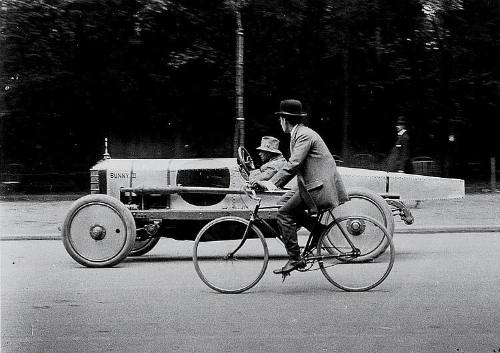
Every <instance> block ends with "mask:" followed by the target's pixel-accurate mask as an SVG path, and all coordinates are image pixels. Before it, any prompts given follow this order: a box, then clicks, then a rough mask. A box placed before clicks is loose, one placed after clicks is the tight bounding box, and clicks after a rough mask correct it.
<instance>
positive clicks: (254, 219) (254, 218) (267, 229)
mask: <svg viewBox="0 0 500 353" xmlns="http://www.w3.org/2000/svg"><path fill="white" fill-rule="evenodd" d="M252 192H253V197H252V198H253V199H254V200H256V201H257V203H256V205H255V207H254V210H253V211H252V214H251V215H250V218H249V221H248V225H247V226H246V228H245V232H244V233H243V237H242V238H241V242H240V243H239V244H238V246H237V247H236V249H234V250H233V251H231V252H230V253H229V254H228V258H232V257H234V255H235V254H236V253H237V252H238V250H239V249H241V247H242V246H243V245H244V244H245V242H246V239H247V236H248V233H249V231H250V228H251V227H252V225H253V224H258V225H261V226H263V227H264V231H263V233H264V234H270V235H272V236H273V237H275V238H277V239H278V240H280V241H281V243H282V244H283V245H284V243H285V242H284V241H283V238H282V236H281V234H279V233H278V232H276V230H275V229H274V228H273V227H271V225H269V223H267V222H266V221H265V220H264V219H262V218H260V217H259V214H258V213H259V210H260V209H272V208H277V207H280V206H279V205H276V206H265V207H261V206H260V202H261V199H260V198H258V197H256V196H255V192H254V191H253V190H252ZM326 212H328V213H329V215H330V217H331V218H332V221H331V222H330V225H331V224H332V223H335V225H336V226H337V227H338V228H339V229H340V231H341V233H342V236H343V237H344V238H345V240H346V241H347V243H348V244H349V246H350V247H351V252H349V253H343V254H341V255H328V256H325V255H322V256H314V255H309V256H308V252H309V251H308V248H309V246H310V245H311V243H312V241H313V237H314V235H313V232H310V233H309V236H308V238H307V242H306V246H305V247H304V249H303V250H302V254H301V257H302V258H304V259H306V260H308V261H312V262H314V261H321V260H322V259H324V258H341V257H352V256H356V255H359V254H360V251H359V249H358V248H356V246H354V244H353V243H352V241H351V240H350V239H349V237H348V236H347V234H346V232H345V230H344V229H343V228H342V227H341V226H340V225H339V224H338V222H337V219H336V218H335V216H334V215H333V212H332V210H328V211H325V212H322V213H320V214H319V215H318V216H317V218H316V222H315V224H314V226H313V227H316V225H317V224H318V223H321V220H322V219H323V216H324V214H325V213H326ZM330 225H329V228H331V226H330ZM259 229H261V230H262V228H259ZM313 229H314V228H313ZM317 236H318V237H320V236H321V234H319V235H317Z"/></svg>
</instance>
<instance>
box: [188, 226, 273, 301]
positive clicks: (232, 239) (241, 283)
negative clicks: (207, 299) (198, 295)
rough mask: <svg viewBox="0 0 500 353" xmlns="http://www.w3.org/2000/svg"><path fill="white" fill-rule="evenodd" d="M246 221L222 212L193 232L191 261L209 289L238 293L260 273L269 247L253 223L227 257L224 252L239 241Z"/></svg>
mask: <svg viewBox="0 0 500 353" xmlns="http://www.w3.org/2000/svg"><path fill="white" fill-rule="evenodd" d="M248 224H249V221H248V220H246V219H243V218H240V217H233V216H225V217H220V218H217V219H215V220H212V221H211V222H209V223H208V224H206V225H205V226H204V227H203V228H202V229H201V230H200V231H199V232H198V235H197V236H196V240H195V242H194V247H193V264H194V267H195V270H196V273H197V274H198V276H199V277H200V279H201V280H202V281H203V282H204V283H205V284H206V285H207V286H208V287H210V288H212V289H213V290H215V291H217V292H220V293H226V294H236V293H242V292H244V291H246V290H249V289H250V288H252V287H253V286H255V285H256V284H257V283H258V282H259V281H260V280H261V278H262V276H264V273H265V272H266V268H267V264H268V262H269V251H268V248H267V243H266V240H265V238H264V235H263V234H262V232H261V231H260V230H259V228H257V227H256V226H255V225H253V224H252V225H251V227H250V228H249V235H248V237H247V239H246V241H245V242H244V243H243V245H242V246H241V248H239V249H238V251H237V252H236V253H235V254H234V256H233V257H231V258H229V257H228V254H229V253H230V252H231V251H234V250H235V249H237V248H238V245H240V244H241V239H242V237H243V233H244V230H245V229H246V228H247V227H248Z"/></svg>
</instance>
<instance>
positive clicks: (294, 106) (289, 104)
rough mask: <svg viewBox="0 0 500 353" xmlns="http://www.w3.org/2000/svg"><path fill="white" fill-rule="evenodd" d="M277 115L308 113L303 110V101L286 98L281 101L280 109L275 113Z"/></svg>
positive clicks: (297, 115)
mask: <svg viewBox="0 0 500 353" xmlns="http://www.w3.org/2000/svg"><path fill="white" fill-rule="evenodd" d="M274 114H276V115H283V116H290V117H294V116H295V117H302V116H307V113H305V112H303V111H302V103H301V102H300V101H299V100H296V99H285V100H283V101H281V103H280V111H279V112H276V113H274Z"/></svg>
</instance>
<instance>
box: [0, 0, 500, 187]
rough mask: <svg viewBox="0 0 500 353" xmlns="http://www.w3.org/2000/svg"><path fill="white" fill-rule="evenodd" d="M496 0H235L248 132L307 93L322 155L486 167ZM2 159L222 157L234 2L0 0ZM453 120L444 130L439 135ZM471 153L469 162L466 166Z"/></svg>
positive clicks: (257, 131)
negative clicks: (396, 150)
mask: <svg viewBox="0 0 500 353" xmlns="http://www.w3.org/2000/svg"><path fill="white" fill-rule="evenodd" d="M499 3H500V2H498V1H494V0H463V1H460V0H427V1H425V0H420V1H419V0H338V1H332V0H245V1H244V2H241V3H240V4H241V5H243V6H242V8H241V14H242V20H243V27H244V30H245V32H244V35H245V76H244V77H245V117H246V134H247V137H246V141H247V143H246V147H247V149H250V150H253V148H254V146H256V145H258V144H259V141H260V137H261V136H262V135H264V134H273V135H275V136H277V137H279V138H280V139H281V140H282V145H283V147H284V149H285V150H286V148H287V145H288V142H287V141H288V140H287V138H286V137H285V136H284V135H283V134H282V133H281V131H280V130H279V126H278V123H277V121H276V119H275V118H274V116H273V115H272V113H273V112H274V111H276V110H277V108H278V105H279V101H280V100H281V99H284V98H289V97H295V98H298V99H301V100H302V101H303V102H304V103H305V108H306V110H307V111H308V112H309V118H308V124H309V125H310V126H312V127H313V128H316V129H318V130H319V132H320V133H321V134H322V136H324V138H325V140H326V141H327V143H328V144H329V146H330V148H331V150H332V152H333V153H335V154H341V155H342V156H343V157H344V158H345V159H346V160H349V158H350V156H352V155H353V154H354V153H359V152H368V153H371V154H374V155H376V156H378V157H379V159H380V160H381V161H382V160H383V156H384V155H385V154H387V153H388V151H389V150H390V148H391V145H392V144H393V142H394V139H395V136H394V135H395V131H394V126H393V125H394V122H395V120H396V119H397V116H398V115H405V116H406V117H407V119H408V121H409V130H410V133H411V137H412V150H413V152H412V153H413V155H414V156H418V155H427V156H431V157H433V158H435V159H436V160H439V161H440V162H441V164H442V167H443V174H445V175H451V176H460V177H464V176H465V177H481V176H484V175H487V168H488V163H487V162H488V159H489V157H490V156H493V155H495V154H496V155H497V156H498V155H499V150H500V148H499V145H500V144H498V143H497V142H496V138H497V137H496V134H497V132H496V129H494V128H493V127H495V126H496V122H497V120H498V117H499V116H500V112H499V101H500V100H499V98H500V69H499V62H500V39H499V33H500V5H499ZM0 4H1V6H0V25H1V29H0V30H1V32H0V35H1V37H0V68H1V70H0V80H1V85H0V87H1V93H0V114H1V122H0V124H1V125H0V128H1V149H0V153H1V156H0V157H1V162H2V165H6V164H9V163H22V164H23V165H24V168H25V169H26V171H31V172H34V173H35V172H36V173H43V172H53V171H58V172H70V171H86V170H88V168H89V167H90V166H91V165H92V164H94V163H95V161H96V160H97V159H98V158H99V157H100V156H101V155H102V151H103V140H104V137H105V136H106V137H108V138H109V139H110V153H111V155H112V156H113V157H146V158H160V157H164V158H172V157H218V156H219V157H220V156H231V154H232V135H233V128H234V118H235V108H234V104H235V103H234V100H235V98H234V95H235V93H234V92H235V89H234V80H235V79H234V72H235V69H234V65H235V64H234V61H235V40H236V39H235V29H236V27H235V26H236V25H235V16H234V11H233V10H234V2H232V1H228V0H225V1H224V0H212V1H195V0H177V1H167V0H112V1H101V0H53V1H49V0H0ZM450 135H453V137H454V141H450ZM471 166H473V167H474V168H471Z"/></svg>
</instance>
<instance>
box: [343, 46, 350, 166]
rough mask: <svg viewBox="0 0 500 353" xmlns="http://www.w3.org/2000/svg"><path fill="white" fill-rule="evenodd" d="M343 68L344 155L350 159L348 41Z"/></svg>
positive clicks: (344, 52)
mask: <svg viewBox="0 0 500 353" xmlns="http://www.w3.org/2000/svg"><path fill="white" fill-rule="evenodd" d="M342 56H343V58H342V59H343V60H342V66H343V67H342V69H343V72H344V116H343V122H342V156H343V158H344V159H345V160H349V159H350V156H351V153H352V151H351V143H350V138H349V130H350V123H351V118H352V117H351V82H350V81H351V75H350V72H349V71H350V66H349V49H348V46H347V43H346V44H345V48H344V50H343V53H342Z"/></svg>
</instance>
